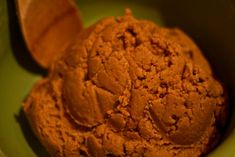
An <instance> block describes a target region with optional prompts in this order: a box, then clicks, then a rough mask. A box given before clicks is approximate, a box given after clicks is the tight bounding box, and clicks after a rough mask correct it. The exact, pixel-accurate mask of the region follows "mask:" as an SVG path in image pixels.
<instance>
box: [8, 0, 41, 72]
mask: <svg viewBox="0 0 235 157" xmlns="http://www.w3.org/2000/svg"><path fill="white" fill-rule="evenodd" d="M7 8H8V15H9V28H10V42H11V47H12V51H13V54H14V57H15V59H16V61H17V63H18V64H19V65H20V66H22V67H23V68H24V69H26V70H28V71H29V72H31V73H35V74H41V75H46V70H45V69H43V68H41V67H40V66H39V65H38V64H37V63H36V62H35V61H34V60H33V58H32V56H31V55H30V53H29V50H28V49H27V47H26V43H25V42H24V39H23V36H22V33H21V30H20V25H19V22H18V18H17V14H16V12H17V10H16V5H15V1H14V0H8V1H7Z"/></svg>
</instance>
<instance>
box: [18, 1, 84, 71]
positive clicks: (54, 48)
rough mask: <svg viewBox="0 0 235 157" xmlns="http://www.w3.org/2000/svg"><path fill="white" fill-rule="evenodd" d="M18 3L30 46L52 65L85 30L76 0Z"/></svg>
mask: <svg viewBox="0 0 235 157" xmlns="http://www.w3.org/2000/svg"><path fill="white" fill-rule="evenodd" d="M16 4H17V8H18V17H19V20H20V24H21V29H22V32H23V35H24V39H25V41H26V44H27V46H28V49H29V51H30V53H31V55H32V56H33V58H34V59H35V61H36V62H38V63H39V64H40V65H41V66H42V67H43V68H48V67H49V66H50V64H51V63H52V62H53V61H54V60H55V59H56V58H57V57H59V56H60V55H61V54H62V52H63V49H64V48H65V47H66V45H68V44H69V43H70V42H71V41H72V40H73V39H74V38H76V37H77V35H78V34H79V32H80V31H81V30H82V21H81V18H80V14H79V11H78V9H77V7H76V4H75V3H74V1H72V0H16Z"/></svg>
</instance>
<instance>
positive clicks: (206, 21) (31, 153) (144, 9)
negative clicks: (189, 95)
mask: <svg viewBox="0 0 235 157" xmlns="http://www.w3.org/2000/svg"><path fill="white" fill-rule="evenodd" d="M77 3H78V6H79V8H80V10H81V14H82V17H83V19H84V23H85V26H89V25H90V24H92V23H94V22H95V21H97V20H98V19H100V18H102V17H105V16H110V15H117V16H118V15H123V14H124V9H125V8H127V7H128V8H131V9H132V10H133V14H134V15H135V16H136V17H138V18H144V19H150V20H153V21H155V22H156V23H159V24H161V25H165V26H167V27H175V26H176V27H179V28H181V29H183V30H184V31H185V32H187V33H188V34H190V35H191V37H192V38H193V39H194V40H195V41H196V42H197V43H198V45H199V47H200V48H201V49H202V50H203V52H204V54H205V56H206V57H207V58H208V60H209V61H210V63H211V65H212V67H213V69H214V71H215V73H216V75H217V76H218V78H219V79H220V80H222V82H224V84H225V87H226V88H227V90H228V93H229V98H230V99H229V104H230V111H231V114H230V115H231V116H230V121H229V124H228V127H227V130H226V134H225V136H224V140H223V141H222V142H221V144H220V145H219V146H218V147H217V148H216V149H215V150H214V151H213V152H211V153H210V154H209V155H208V156H211V157H221V156H226V157H234V156H235V149H234V145H235V129H234V128H235V116H234V113H235V111H234V108H235V107H233V106H234V100H233V97H234V95H233V94H234V89H235V88H234V87H235V84H234V82H235V44H234V42H235V29H234V28H235V2H234V1H233V0H224V1H222V0H217V1H213V0H205V1H204V0H191V1H188V0H180V1H171V0H158V1H156V0H155V1H154V0H142V1H131V0H129V1H127V0H125V1H124V0H123V1H120V0H119V1H118V0H116V1H109V0H99V1H98V0H97V1H92V0H78V1H77ZM45 73H46V72H45V71H43V70H42V69H40V67H38V66H37V64H36V63H34V61H33V60H32V58H31V57H30V55H29V53H28V51H27V48H26V46H25V44H24V41H23V39H22V35H21V33H20V30H19V25H18V22H17V17H16V14H15V7H14V1H13V0H9V1H6V0H1V1H0V106H1V109H0V157H4V156H6V157H15V156H19V157H21V156H22V157H46V156H48V154H47V152H46V151H45V149H44V148H43V147H42V146H41V144H40V143H39V142H38V140H37V139H36V137H35V136H34V134H33V133H32V131H31V129H30V127H29V125H28V123H27V121H26V119H25V117H24V114H23V112H22V110H21V104H22V101H23V100H24V99H25V97H26V96H27V94H28V93H29V91H30V89H31V87H32V85H33V84H34V83H35V81H36V80H38V79H39V78H41V76H42V75H44V74H45Z"/></svg>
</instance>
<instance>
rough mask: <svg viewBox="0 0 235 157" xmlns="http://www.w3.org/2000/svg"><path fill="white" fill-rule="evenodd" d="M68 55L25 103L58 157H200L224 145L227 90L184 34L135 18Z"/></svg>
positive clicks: (93, 35) (111, 21)
mask: <svg viewBox="0 0 235 157" xmlns="http://www.w3.org/2000/svg"><path fill="white" fill-rule="evenodd" d="M64 54H65V55H64V56H63V57H61V58H59V59H57V61H56V62H55V63H54V64H53V65H52V66H51V68H50V71H49V76H48V77H46V78H44V79H42V80H41V81H39V82H38V83H37V84H36V85H35V86H34V88H33V90H32V92H31V94H30V96H29V97H28V99H27V100H26V102H25V103H24V111H25V114H26V116H27V118H28V119H29V122H30V124H31V126H32V128H33V130H34V132H35V133H36V135H37V136H38V138H39V139H40V141H41V142H42V144H43V145H44V146H45V148H46V149H47V150H48V152H49V153H50V154H51V156H54V157H78V156H92V157H103V156H130V157H138V156H140V157H142V156H145V157H168V156H169V157H173V156H179V157H180V156H182V157H198V156H201V155H203V154H206V153H208V151H210V150H211V149H212V148H213V147H214V146H215V145H216V144H217V142H218V139H219V137H220V134H221V133H220V132H219V129H220V128H221V127H223V126H224V124H225V120H226V101H225V94H224V90H223V87H222V86H221V84H220V83H219V82H218V81H217V80H216V79H215V78H214V76H213V73H212V71H211V68H210V66H209V64H208V62H207V61H206V59H205V58H204V56H203V55H202V53H201V51H200V50H199V49H198V47H197V46H196V45H195V44H194V42H193V41H192V40H191V39H190V38H189V37H188V36H187V35H185V34H184V33H183V32H182V31H181V30H179V29H175V28H174V29H168V28H163V27H160V26H158V25H156V24H154V23H153V22H150V21H146V20H136V19H135V18H134V17H132V15H131V13H130V12H128V11H127V13H126V15H125V16H123V17H117V18H115V17H108V18H105V19H103V20H101V21H99V22H97V23H96V24H94V25H92V26H91V27H89V28H87V29H86V30H84V31H83V32H82V33H81V34H80V35H79V39H78V40H76V41H75V42H74V44H73V45H72V46H70V47H68V48H67V49H66V53H64Z"/></svg>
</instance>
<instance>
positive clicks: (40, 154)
mask: <svg viewBox="0 0 235 157" xmlns="http://www.w3.org/2000/svg"><path fill="white" fill-rule="evenodd" d="M15 119H16V121H17V122H18V123H19V125H20V127H21V130H22V132H23V135H24V137H25V139H26V141H27V142H28V144H29V146H30V147H31V149H32V150H33V151H34V153H35V154H36V156H37V157H50V155H49V154H48V152H47V151H46V150H45V148H44V147H43V146H42V144H41V143H40V142H39V140H38V139H37V137H36V136H35V134H34V133H33V131H32V130H31V127H30V125H29V123H28V120H27V118H26V117H25V115H24V111H23V110H22V108H21V109H20V111H19V113H18V114H17V115H15Z"/></svg>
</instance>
